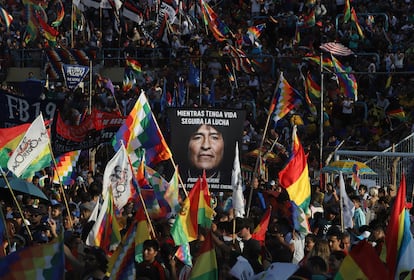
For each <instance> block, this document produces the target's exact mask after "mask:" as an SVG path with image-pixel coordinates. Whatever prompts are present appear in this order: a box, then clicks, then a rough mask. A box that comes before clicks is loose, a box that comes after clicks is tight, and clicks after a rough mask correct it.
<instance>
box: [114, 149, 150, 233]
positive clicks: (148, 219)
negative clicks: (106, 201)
mask: <svg viewBox="0 0 414 280" xmlns="http://www.w3.org/2000/svg"><path fill="white" fill-rule="evenodd" d="M123 145H124V144H123V143H122V146H123ZM127 157H128V163H129V167H130V168H131V172H132V176H133V178H132V180H136V175H135V171H134V168H133V166H132V163H131V159H130V158H129V156H127ZM136 191H137V192H138V194H139V198H140V200H141V203H142V207H143V208H144V213H145V217H147V221H148V224H149V226H150V229H151V232H152V234H153V236H154V238H156V236H157V235H156V234H155V230H154V227H153V225H152V222H151V218H150V216H149V214H148V209H147V206H146V205H145V201H144V198H143V197H142V193H141V190H140V188H139V186H138V182H137V190H136Z"/></svg>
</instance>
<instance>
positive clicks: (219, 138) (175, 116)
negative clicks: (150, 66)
mask: <svg viewBox="0 0 414 280" xmlns="http://www.w3.org/2000/svg"><path fill="white" fill-rule="evenodd" d="M245 117H246V112H245V111H242V110H232V109H222V110H217V109H211V108H169V109H168V118H169V120H170V124H171V141H170V142H171V143H170V148H171V150H172V153H173V158H174V160H175V162H176V164H178V168H179V171H180V175H181V178H182V180H183V183H184V184H185V187H186V188H192V186H193V185H194V183H195V182H196V181H197V178H198V176H201V175H202V172H203V170H206V176H207V182H208V184H209V187H210V188H212V189H216V190H220V189H221V190H226V189H232V186H231V172H232V168H233V161H234V155H235V146H236V141H238V142H239V143H240V140H241V137H242V133H243V123H244V120H245Z"/></svg>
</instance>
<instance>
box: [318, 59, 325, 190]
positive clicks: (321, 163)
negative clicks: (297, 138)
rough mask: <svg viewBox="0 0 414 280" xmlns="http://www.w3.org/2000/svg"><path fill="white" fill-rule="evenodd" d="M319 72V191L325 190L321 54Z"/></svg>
mask: <svg viewBox="0 0 414 280" xmlns="http://www.w3.org/2000/svg"><path fill="white" fill-rule="evenodd" d="M320 71H321V99H320V103H321V104H320V108H319V109H320V111H321V115H320V119H319V122H320V123H319V137H320V138H319V170H320V176H321V177H320V180H319V186H320V188H321V190H323V189H325V188H324V186H323V181H324V180H322V172H321V171H322V167H323V137H324V136H323V111H324V106H323V102H324V101H323V87H324V83H323V54H322V53H321V55H320Z"/></svg>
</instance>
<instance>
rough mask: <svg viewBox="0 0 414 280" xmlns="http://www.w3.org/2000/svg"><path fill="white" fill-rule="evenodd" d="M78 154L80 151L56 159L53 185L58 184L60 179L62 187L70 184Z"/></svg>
mask: <svg viewBox="0 0 414 280" xmlns="http://www.w3.org/2000/svg"><path fill="white" fill-rule="evenodd" d="M80 152H81V150H76V151H70V152H67V153H64V154H62V155H60V156H59V157H57V158H56V166H55V172H54V175H53V183H55V184H59V178H60V181H61V182H62V184H63V185H65V186H68V185H70V184H71V181H72V175H73V171H74V168H75V166H76V163H77V161H78V159H79V155H80Z"/></svg>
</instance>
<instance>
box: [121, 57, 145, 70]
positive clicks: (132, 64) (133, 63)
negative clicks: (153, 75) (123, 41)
mask: <svg viewBox="0 0 414 280" xmlns="http://www.w3.org/2000/svg"><path fill="white" fill-rule="evenodd" d="M125 63H126V66H128V67H129V68H131V69H132V70H133V71H134V73H136V74H138V73H141V71H142V68H141V63H139V62H138V61H137V60H135V59H132V58H130V57H127V59H126V62H125Z"/></svg>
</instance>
